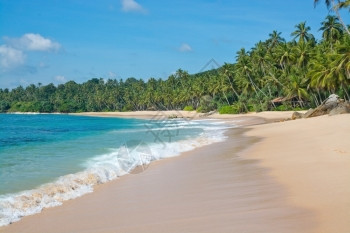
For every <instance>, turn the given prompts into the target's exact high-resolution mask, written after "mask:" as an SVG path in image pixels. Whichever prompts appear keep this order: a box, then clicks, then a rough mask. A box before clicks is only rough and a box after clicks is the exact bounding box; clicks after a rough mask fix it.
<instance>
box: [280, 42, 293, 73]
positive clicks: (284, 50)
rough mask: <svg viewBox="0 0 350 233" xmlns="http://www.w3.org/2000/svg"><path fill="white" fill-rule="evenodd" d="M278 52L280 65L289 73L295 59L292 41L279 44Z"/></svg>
mask: <svg viewBox="0 0 350 233" xmlns="http://www.w3.org/2000/svg"><path fill="white" fill-rule="evenodd" d="M276 52H277V54H278V57H279V65H280V66H281V67H282V69H283V70H284V71H285V72H287V73H288V72H289V68H290V65H291V63H292V62H293V61H294V60H295V54H294V53H293V46H292V45H291V44H290V43H284V44H281V45H280V46H278V48H277V50H276Z"/></svg>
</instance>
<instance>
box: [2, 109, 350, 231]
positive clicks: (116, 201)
mask: <svg viewBox="0 0 350 233" xmlns="http://www.w3.org/2000/svg"><path fill="white" fill-rule="evenodd" d="M157 114H158V113H157ZM166 114H176V113H170V112H167V113H166ZM183 114H185V113H183ZM187 114H191V112H188V113H187ZM80 115H81V114H80ZM85 115H86V114H85ZM88 115H91V116H110V117H116V116H117V117H143V118H152V117H155V113H154V112H147V113H145V114H144V115H142V113H132V114H131V113H122V114H121V113H102V114H101V113H96V114H95V113H88ZM183 116H184V117H189V118H191V115H188V116H185V115H183ZM290 116H291V113H290V112H263V113H258V114H246V115H235V116H231V115H224V116H220V115H217V114H214V115H211V116H209V118H212V119H221V120H222V119H225V120H227V121H232V120H233V121H235V122H237V123H238V124H240V125H241V126H240V127H239V128H236V129H231V130H229V131H228V132H227V137H228V139H227V140H226V141H225V142H220V143H216V144H212V145H209V146H205V147H201V148H198V149H195V150H193V151H190V152H186V153H184V154H182V155H181V156H178V157H175V158H170V159H166V160H161V161H157V162H154V163H152V164H151V166H150V167H149V168H148V169H147V170H146V171H144V172H143V173H139V174H131V175H127V176H124V177H122V178H120V179H117V180H115V181H112V182H110V183H107V184H104V185H100V186H97V187H96V190H95V191H94V192H93V193H91V194H88V195H85V196H83V197H81V198H78V199H75V200H71V201H67V202H65V203H64V204H63V205H62V206H59V207H55V208H50V209H46V210H44V211H43V212H42V213H40V214H37V215H32V216H28V217H25V218H23V219H22V220H21V221H19V222H16V223H13V224H11V225H9V226H6V227H3V228H0V232H329V233H331V232H332V233H333V232H338V233H342V232H344V233H347V232H350V221H349V219H350V185H349V184H350V143H349V142H348V140H349V132H350V115H338V116H332V117H329V116H322V117H317V118H311V119H301V120H295V121H284V119H287V118H289V117H290ZM194 118H197V116H194ZM264 123H265V124H264Z"/></svg>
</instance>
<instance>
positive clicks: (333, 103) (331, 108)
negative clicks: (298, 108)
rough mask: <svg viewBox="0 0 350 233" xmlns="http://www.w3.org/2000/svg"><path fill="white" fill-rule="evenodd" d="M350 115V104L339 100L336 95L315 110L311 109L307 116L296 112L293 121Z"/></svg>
mask: <svg viewBox="0 0 350 233" xmlns="http://www.w3.org/2000/svg"><path fill="white" fill-rule="evenodd" d="M344 113H350V102H346V101H344V100H342V99H340V98H339V96H337V95H336V94H332V95H330V96H329V97H328V98H327V99H326V100H325V101H323V103H322V104H321V105H320V106H318V107H317V108H315V109H312V108H311V109H309V110H308V111H307V112H306V113H305V114H302V113H299V112H294V113H293V115H292V119H293V120H295V119H300V118H310V117H317V116H322V115H326V114H329V115H330V116H333V115H337V114H344Z"/></svg>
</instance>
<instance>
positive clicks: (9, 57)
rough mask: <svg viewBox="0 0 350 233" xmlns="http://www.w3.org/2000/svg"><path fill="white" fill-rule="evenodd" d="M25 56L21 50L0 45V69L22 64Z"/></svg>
mask: <svg viewBox="0 0 350 233" xmlns="http://www.w3.org/2000/svg"><path fill="white" fill-rule="evenodd" d="M24 60H25V55H24V54H23V52H22V51H21V50H17V49H14V48H11V47H9V46H7V45H0V65H1V67H2V68H12V67H15V66H18V65H21V64H23V63H24Z"/></svg>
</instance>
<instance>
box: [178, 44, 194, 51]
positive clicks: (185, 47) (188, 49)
mask: <svg viewBox="0 0 350 233" xmlns="http://www.w3.org/2000/svg"><path fill="white" fill-rule="evenodd" d="M192 50H193V49H192V48H191V46H190V45H189V44H186V43H183V44H182V45H181V46H180V48H179V51H180V52H184V53H185V52H191V51H192Z"/></svg>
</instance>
